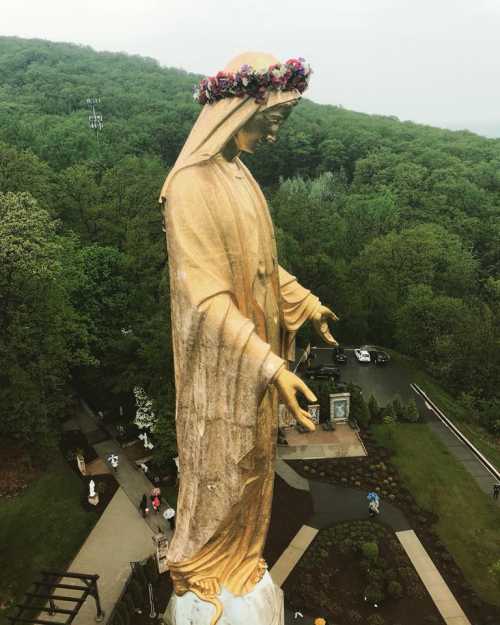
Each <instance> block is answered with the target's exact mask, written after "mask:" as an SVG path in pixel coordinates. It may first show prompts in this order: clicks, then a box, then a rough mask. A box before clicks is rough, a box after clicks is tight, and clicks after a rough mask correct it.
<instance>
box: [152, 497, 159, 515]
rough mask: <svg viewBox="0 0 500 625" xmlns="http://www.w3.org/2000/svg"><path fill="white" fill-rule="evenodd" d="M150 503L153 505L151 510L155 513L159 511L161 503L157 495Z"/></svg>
mask: <svg viewBox="0 0 500 625" xmlns="http://www.w3.org/2000/svg"><path fill="white" fill-rule="evenodd" d="M151 504H152V505H153V510H154V511H155V513H156V514H158V512H160V505H161V504H160V500H159V498H158V495H155V497H154V498H153V499H152V500H151Z"/></svg>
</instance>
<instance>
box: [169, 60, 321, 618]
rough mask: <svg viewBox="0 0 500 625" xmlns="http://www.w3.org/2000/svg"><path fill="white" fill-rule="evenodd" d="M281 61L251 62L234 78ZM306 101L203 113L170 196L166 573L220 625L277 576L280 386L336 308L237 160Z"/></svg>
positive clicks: (241, 103) (229, 106) (292, 97)
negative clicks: (172, 447)
mask: <svg viewBox="0 0 500 625" xmlns="http://www.w3.org/2000/svg"><path fill="white" fill-rule="evenodd" d="M275 62H276V59H274V57H272V56H270V55H262V54H258V55H256V54H251V53H248V54H245V55H241V56H239V57H237V58H236V59H234V60H233V62H232V63H230V64H229V66H228V67H227V68H226V70H229V71H235V70H237V69H239V67H240V66H241V65H243V64H244V63H248V64H249V65H252V66H253V67H255V68H257V69H262V68H264V67H266V68H267V67H268V66H269V65H271V64H272V63H275ZM299 97H300V95H299V93H298V92H271V93H270V94H269V97H268V99H267V101H266V102H265V103H264V104H257V103H256V102H255V101H254V100H253V98H241V99H238V98H229V99H225V100H221V101H220V102H217V103H216V104H211V105H208V104H207V105H205V107H204V108H203V110H202V112H201V113H200V116H199V117H198V120H197V121H196V123H195V125H194V127H193V129H192V131H191V133H190V135H189V137H188V139H187V141H186V144H185V145H184V148H183V150H182V151H181V154H180V156H179V158H178V160H177V162H176V164H175V166H174V168H173V170H172V172H171V173H170V175H169V176H168V178H167V180H166V182H165V185H164V187H163V189H162V194H161V197H162V200H163V201H164V202H165V204H164V215H165V224H166V233H167V244H168V253H169V266H170V288H171V299H172V336H173V345H174V360H175V382H176V392H177V406H176V426H177V441H178V448H179V457H180V470H181V472H180V491H179V499H178V508H177V524H176V531H175V535H174V537H173V540H172V542H171V545H170V547H169V551H168V564H169V569H170V572H171V576H172V580H173V583H174V589H175V592H176V593H177V594H178V595H182V594H184V593H185V592H187V591H188V590H190V591H192V592H194V593H195V594H197V595H198V596H199V597H200V598H201V599H203V600H205V601H208V602H211V603H213V604H214V606H215V607H216V614H215V616H214V619H213V620H212V623H216V622H217V620H218V619H219V617H220V614H221V610H222V606H221V605H220V603H219V601H218V599H217V595H218V594H219V592H220V590H221V586H224V587H225V588H227V589H228V590H229V591H231V592H232V593H233V594H235V595H244V594H246V593H248V592H249V591H250V590H252V589H253V587H254V586H255V584H256V583H257V582H258V581H259V580H260V579H261V577H262V575H263V573H264V571H265V568H266V565H265V563H264V561H263V560H262V551H263V548H264V543H265V539H266V535H267V531H268V527H269V521H270V512H271V501H272V490H273V481H274V462H275V452H276V435H277V424H278V390H277V388H276V387H275V386H274V385H273V384H272V383H273V381H275V379H276V377H277V376H278V375H279V374H280V371H281V370H282V368H283V367H284V366H286V361H287V357H289V356H290V355H291V350H293V338H294V335H295V333H296V331H297V330H298V329H299V327H300V326H301V325H302V324H303V323H304V321H306V320H307V319H311V318H314V319H315V321H316V322H317V323H318V324H320V325H321V324H322V323H324V319H323V317H324V311H325V310H327V309H325V308H324V307H322V306H321V304H320V303H319V301H318V299H317V298H316V297H315V296H313V295H312V294H311V293H310V292H309V291H308V290H306V289H304V288H303V287H302V286H300V284H298V282H297V281H296V279H295V278H294V277H293V276H291V275H290V274H288V273H287V272H286V271H285V270H284V269H283V268H282V267H280V266H279V265H278V260H277V250H276V241H275V237H274V230H273V225H272V221H271V217H270V214H269V210H268V207H267V203H266V201H265V198H264V196H263V194H262V192H261V190H260V188H259V186H258V184H257V183H256V181H255V180H254V178H253V177H252V175H251V174H250V172H249V171H248V169H247V168H246V167H245V165H244V164H243V163H242V162H241V161H240V159H239V152H240V151H248V152H251V151H253V149H254V148H255V147H256V145H257V144H258V142H259V141H260V140H262V139H263V140H267V141H271V142H272V141H274V140H275V137H276V133H277V130H278V127H279V125H280V123H281V122H282V121H283V120H284V119H285V118H286V116H287V115H288V112H289V111H290V109H291V106H293V104H295V103H296V102H297V101H298V99H299ZM328 312H329V311H328ZM280 392H281V391H280Z"/></svg>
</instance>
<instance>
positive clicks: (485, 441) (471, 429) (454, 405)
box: [391, 351, 500, 468]
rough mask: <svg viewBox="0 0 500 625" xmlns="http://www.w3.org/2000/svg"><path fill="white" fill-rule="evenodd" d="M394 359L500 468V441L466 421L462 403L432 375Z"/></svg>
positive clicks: (410, 362) (406, 360) (404, 358)
mask: <svg viewBox="0 0 500 625" xmlns="http://www.w3.org/2000/svg"><path fill="white" fill-rule="evenodd" d="M391 355H392V358H393V359H394V360H395V361H396V362H398V363H399V364H401V365H402V366H404V367H405V368H406V369H408V370H410V371H411V372H412V377H413V381H414V382H415V383H416V384H418V385H419V386H420V388H421V389H423V390H424V391H425V392H426V393H427V394H428V395H429V397H430V398H431V399H432V401H433V402H435V403H436V404H437V405H438V407H439V408H441V410H442V411H443V412H444V413H445V414H446V416H447V417H448V418H450V419H451V420H452V421H454V422H455V424H456V426H457V427H458V428H459V429H460V430H461V431H462V432H463V433H464V434H465V436H467V438H468V439H469V440H470V441H471V443H472V444H473V445H475V446H476V447H477V448H478V449H479V451H480V452H481V453H482V454H483V455H484V456H486V458H488V460H489V461H490V462H492V463H493V464H494V465H495V466H496V467H497V468H499V467H500V441H497V440H495V438H494V437H493V436H492V435H491V434H490V433H489V432H487V431H486V430H485V429H484V428H482V427H481V426H479V425H478V424H476V423H471V422H469V421H466V419H467V417H468V415H467V413H466V412H465V409H464V407H463V406H462V405H461V404H460V402H459V401H458V400H457V399H455V398H454V397H452V396H451V395H450V394H449V393H447V392H446V391H445V390H444V389H443V388H442V387H441V386H440V385H439V384H438V383H437V382H435V381H434V380H433V379H432V378H431V377H430V375H428V374H427V373H425V372H424V371H422V370H421V369H420V368H419V365H418V364H417V363H416V362H415V361H414V360H413V359H412V358H408V357H407V356H403V355H401V354H398V353H397V352H393V351H391Z"/></svg>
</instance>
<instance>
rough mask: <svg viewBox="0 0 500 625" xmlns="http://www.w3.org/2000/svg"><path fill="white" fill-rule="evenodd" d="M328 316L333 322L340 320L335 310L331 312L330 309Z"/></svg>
mask: <svg viewBox="0 0 500 625" xmlns="http://www.w3.org/2000/svg"><path fill="white" fill-rule="evenodd" d="M327 315H328V317H330V319H331V320H332V321H338V320H339V318H338V317H337V315H336V314H335V313H334V312H333V310H330V309H329V308H328V313H327Z"/></svg>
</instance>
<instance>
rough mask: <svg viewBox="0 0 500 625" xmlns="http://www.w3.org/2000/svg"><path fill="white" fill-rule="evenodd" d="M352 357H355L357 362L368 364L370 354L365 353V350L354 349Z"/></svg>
mask: <svg viewBox="0 0 500 625" xmlns="http://www.w3.org/2000/svg"><path fill="white" fill-rule="evenodd" d="M354 355H355V356H356V358H357V360H358V362H370V361H371V358H370V354H369V353H368V352H367V351H366V349H359V348H358V349H355V350H354Z"/></svg>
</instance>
